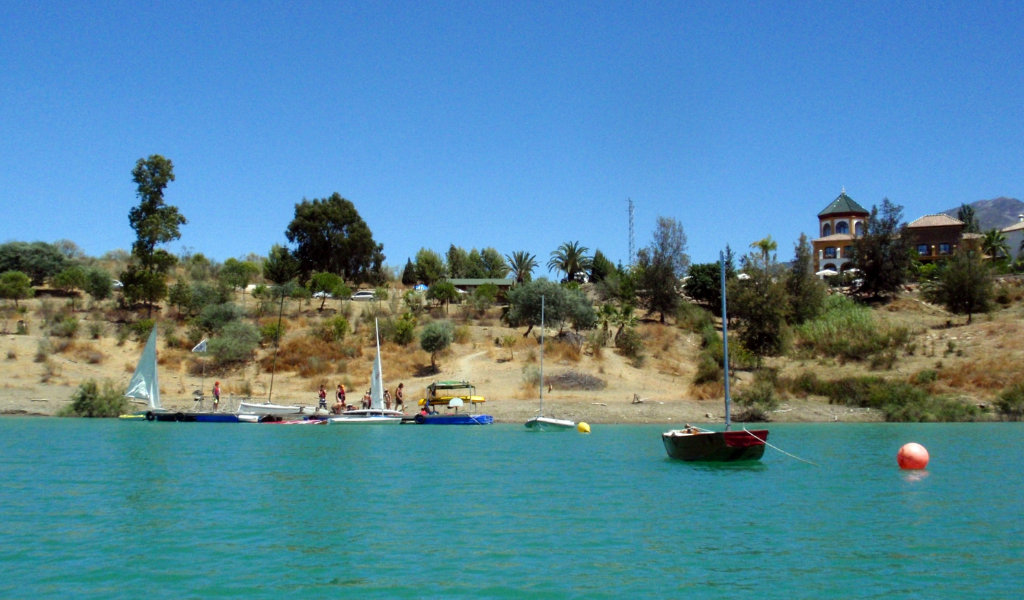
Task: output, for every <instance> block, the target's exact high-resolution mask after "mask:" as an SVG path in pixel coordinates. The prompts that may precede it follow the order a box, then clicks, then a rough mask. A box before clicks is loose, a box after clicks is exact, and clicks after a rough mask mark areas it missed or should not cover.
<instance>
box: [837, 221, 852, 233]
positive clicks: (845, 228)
mask: <svg viewBox="0 0 1024 600" xmlns="http://www.w3.org/2000/svg"><path fill="white" fill-rule="evenodd" d="M836 233H850V224H849V223H847V222H846V221H840V222H838V223H836Z"/></svg>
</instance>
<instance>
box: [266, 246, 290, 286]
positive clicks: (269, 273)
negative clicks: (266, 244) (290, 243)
mask: <svg viewBox="0 0 1024 600" xmlns="http://www.w3.org/2000/svg"><path fill="white" fill-rule="evenodd" d="M298 274H299V262H298V261H297V260H296V259H295V257H294V256H293V255H292V253H291V251H290V250H288V248H285V247H284V246H279V245H278V244H274V245H273V246H271V248H270V254H268V255H267V260H265V261H263V278H264V279H266V280H267V281H270V282H272V283H275V284H277V285H284V284H286V283H288V282H289V281H291V280H292V279H294V278H295V276H296V275H298Z"/></svg>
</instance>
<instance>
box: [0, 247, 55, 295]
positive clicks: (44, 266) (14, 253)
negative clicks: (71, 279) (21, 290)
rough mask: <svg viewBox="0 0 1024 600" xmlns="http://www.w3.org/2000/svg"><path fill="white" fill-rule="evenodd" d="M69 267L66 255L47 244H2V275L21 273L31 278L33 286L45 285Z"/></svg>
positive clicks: (0, 255)
mask: <svg viewBox="0 0 1024 600" xmlns="http://www.w3.org/2000/svg"><path fill="white" fill-rule="evenodd" d="M67 266H68V260H67V258H65V257H64V254H62V253H61V251H60V250H58V249H57V248H56V247H55V246H53V245H51V244H47V243H46V242H32V243H31V244H29V243H27V242H7V243H6V244H0V273H4V272H7V271H21V272H22V273H24V274H26V275H28V276H29V279H30V280H31V281H32V285H36V286H39V285H43V284H44V283H45V282H46V280H47V279H49V278H51V277H53V276H54V275H56V274H57V273H60V272H61V271H63V270H64V269H65V268H67Z"/></svg>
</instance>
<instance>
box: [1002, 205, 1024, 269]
mask: <svg viewBox="0 0 1024 600" xmlns="http://www.w3.org/2000/svg"><path fill="white" fill-rule="evenodd" d="M1017 219H1018V221H1017V222H1016V223H1014V224H1013V225H1010V226H1009V227H1007V228H1005V229H1003V235H1005V236H1006V245H1007V246H1009V247H1010V256H1011V257H1013V259H1014V260H1017V257H1018V256H1019V255H1020V253H1021V252H1020V244H1021V242H1022V241H1024V215H1017Z"/></svg>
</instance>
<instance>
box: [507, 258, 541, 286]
mask: <svg viewBox="0 0 1024 600" xmlns="http://www.w3.org/2000/svg"><path fill="white" fill-rule="evenodd" d="M505 258H507V259H508V265H509V271H511V273H512V275H514V276H515V278H516V283H529V281H530V279H531V278H532V273H533V270H534V269H536V268H537V257H536V256H534V255H532V254H530V253H529V252H527V251H525V250H520V251H518V252H513V253H512V254H511V255H509V254H506V255H505Z"/></svg>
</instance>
